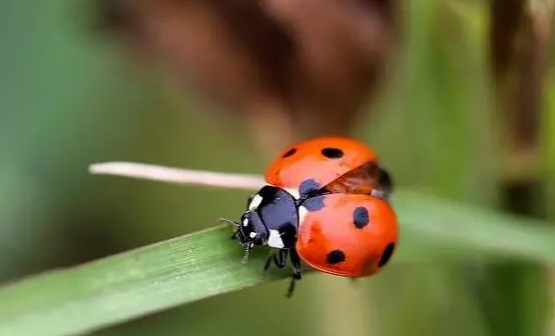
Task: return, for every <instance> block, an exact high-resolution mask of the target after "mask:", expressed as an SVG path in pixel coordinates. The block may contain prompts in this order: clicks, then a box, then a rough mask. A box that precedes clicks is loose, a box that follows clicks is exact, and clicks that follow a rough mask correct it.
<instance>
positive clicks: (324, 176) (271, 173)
mask: <svg viewBox="0 0 555 336" xmlns="http://www.w3.org/2000/svg"><path fill="white" fill-rule="evenodd" d="M377 162H378V157H377V155H376V154H375V153H374V151H373V150H372V149H370V148H369V147H368V146H366V145H365V144H364V143H362V142H359V141H357V140H354V139H352V138H348V137H320V138H315V139H311V140H307V141H304V142H300V143H296V144H293V145H291V146H289V147H287V148H286V149H285V150H283V152H282V153H280V155H279V157H278V158H277V159H276V160H274V162H272V163H271V164H270V165H269V167H268V169H267V170H266V173H265V178H266V181H267V182H268V183H269V184H272V185H274V186H277V187H281V188H285V189H288V190H291V189H295V190H299V189H300V186H301V184H302V183H303V182H305V181H306V180H307V179H311V180H312V181H314V182H316V183H317V184H318V185H319V186H325V185H327V184H329V183H330V182H332V181H334V180H336V179H337V178H339V177H340V176H342V175H344V174H346V173H348V172H349V171H352V170H353V169H355V168H357V167H360V166H362V165H365V164H369V163H376V164H377Z"/></svg>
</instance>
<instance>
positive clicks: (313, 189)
mask: <svg viewBox="0 0 555 336" xmlns="http://www.w3.org/2000/svg"><path fill="white" fill-rule="evenodd" d="M320 188H322V186H321V185H320V184H319V183H318V182H316V181H315V180H313V179H309V180H304V181H302V182H301V184H300V185H299V193H300V194H301V197H303V196H305V197H306V196H309V195H310V194H316V193H317V192H318V190H320Z"/></svg>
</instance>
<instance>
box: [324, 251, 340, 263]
mask: <svg viewBox="0 0 555 336" xmlns="http://www.w3.org/2000/svg"><path fill="white" fill-rule="evenodd" d="M326 259H327V262H328V264H332V265H333V264H339V263H340V262H343V261H345V253H344V252H343V251H341V250H333V251H331V252H330V253H328V255H327V256H326Z"/></svg>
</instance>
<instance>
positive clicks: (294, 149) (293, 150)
mask: <svg viewBox="0 0 555 336" xmlns="http://www.w3.org/2000/svg"><path fill="white" fill-rule="evenodd" d="M295 153H297V149H296V148H291V149H290V150H288V151H287V152H286V153H285V154H283V155H282V156H281V157H282V158H286V157H290V156H291V155H293V154H295Z"/></svg>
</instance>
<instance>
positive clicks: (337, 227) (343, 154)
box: [226, 137, 398, 296]
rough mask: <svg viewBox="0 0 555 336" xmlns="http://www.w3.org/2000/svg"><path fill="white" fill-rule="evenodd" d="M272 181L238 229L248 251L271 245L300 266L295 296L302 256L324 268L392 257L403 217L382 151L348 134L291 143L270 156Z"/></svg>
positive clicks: (364, 266)
mask: <svg viewBox="0 0 555 336" xmlns="http://www.w3.org/2000/svg"><path fill="white" fill-rule="evenodd" d="M265 178H266V182H267V185H265V186H264V187H262V188H261V189H260V190H259V191H258V192H256V193H255V194H253V195H252V196H251V197H250V198H249V199H248V202H247V209H246V211H245V212H244V213H243V215H242V216H241V221H240V222H234V221H230V220H226V221H227V222H229V223H231V224H233V225H234V226H235V227H236V229H235V231H234V234H233V236H232V238H234V239H237V240H238V241H239V243H240V244H241V245H242V247H243V249H244V251H245V257H246V256H247V255H248V251H249V250H250V249H252V248H254V247H255V246H260V245H267V246H269V247H270V248H271V252H270V256H269V257H268V259H267V261H266V263H265V265H264V271H266V270H268V268H269V267H270V264H271V263H272V261H273V262H274V264H275V265H276V266H277V267H279V268H284V267H285V266H286V264H287V259H288V258H289V260H290V261H291V264H292V267H293V274H292V275H291V282H290V286H289V290H288V293H287V296H291V294H292V293H293V290H294V285H295V282H296V280H300V279H301V260H302V261H304V262H305V263H306V264H307V265H309V266H310V267H312V268H314V269H317V270H319V271H322V272H325V273H329V274H334V275H339V276H346V277H352V278H357V277H363V276H369V275H372V274H374V273H376V272H378V271H379V269H380V268H382V267H383V266H385V265H386V264H387V262H388V261H389V259H390V258H391V256H392V254H393V252H394V250H395V246H396V243H397V234H398V233H397V231H398V225H397V219H396V215H395V212H394V210H393V209H392V207H391V205H390V204H389V195H390V193H391V192H392V188H393V183H392V179H391V176H390V175H389V174H388V172H387V171H386V170H384V169H383V168H382V167H380V165H379V164H378V158H377V156H376V154H375V153H374V152H373V151H372V150H371V149H370V148H368V147H367V146H366V145H364V144H363V143H361V142H358V141H356V140H354V139H351V138H346V137H321V138H316V139H312V140H308V141H304V142H301V143H297V144H294V145H292V146H289V147H288V148H286V149H285V150H284V151H283V152H282V153H281V155H280V156H279V157H278V158H277V159H276V160H275V161H274V162H273V163H272V164H270V166H269V168H268V169H267V171H266V174H265Z"/></svg>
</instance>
